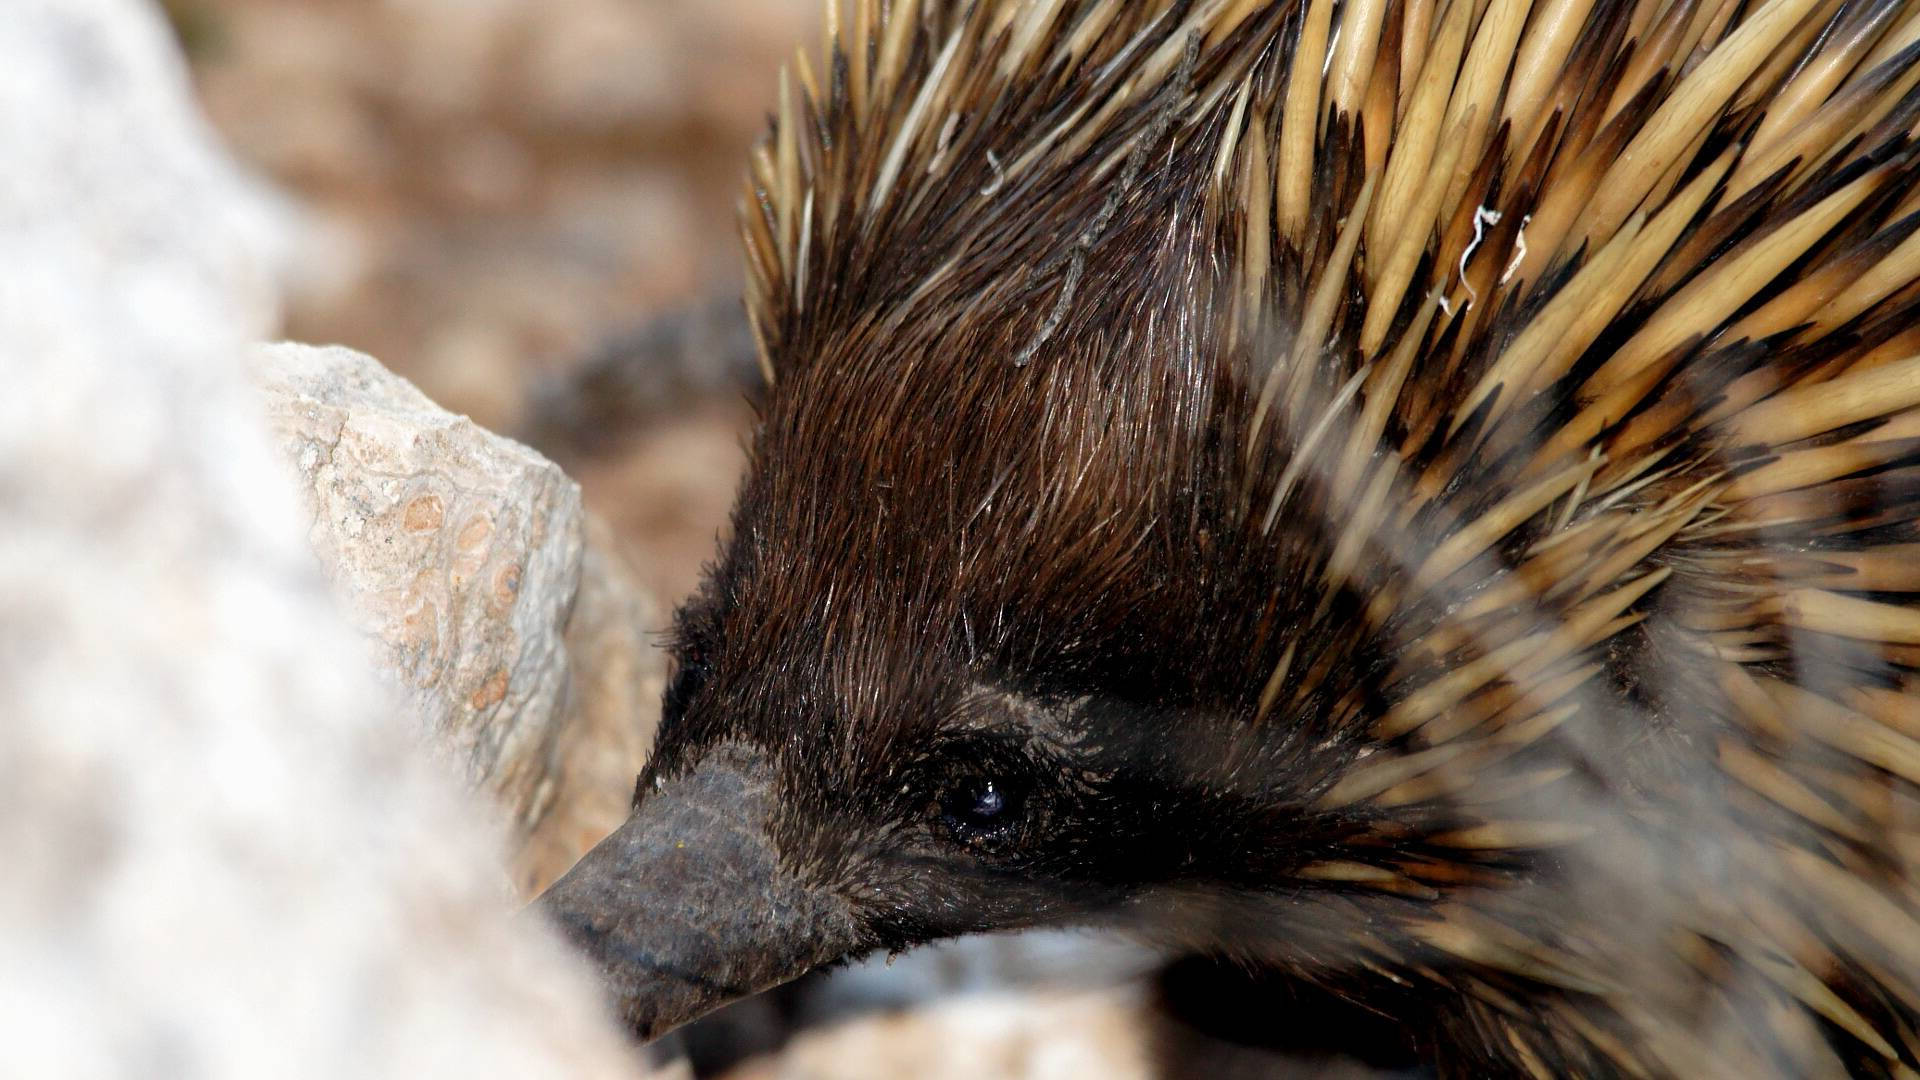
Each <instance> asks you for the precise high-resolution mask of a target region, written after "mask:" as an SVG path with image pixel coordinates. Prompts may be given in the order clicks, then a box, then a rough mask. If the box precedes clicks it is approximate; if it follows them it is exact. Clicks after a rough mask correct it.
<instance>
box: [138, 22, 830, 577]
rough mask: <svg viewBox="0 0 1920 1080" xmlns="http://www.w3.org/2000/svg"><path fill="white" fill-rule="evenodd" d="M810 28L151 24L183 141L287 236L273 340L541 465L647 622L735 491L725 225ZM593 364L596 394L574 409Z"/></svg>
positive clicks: (703, 552)
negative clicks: (214, 157) (293, 233)
mask: <svg viewBox="0 0 1920 1080" xmlns="http://www.w3.org/2000/svg"><path fill="white" fill-rule="evenodd" d="M819 6H820V5H819V0H166V7H167V9H168V12H169V14H170V16H171V17H172V20H173V23H174V25H175V27H176V29H177V30H178V32H179V35H180V37H181V41H182V44H183V45H184V46H185V48H186V51H187V54H188V56H189V59H190V60H191V62H192V64H193V66H194V71H195V77H196V82H197V85H198V89H199V91H200V96H201V98H202V100H203V102H204V104H205V107H206V111H207V113H208V115H209V116H210V117H211V118H212V120H213V122H214V124H215V126H216V127H217V128H218V129H219V130H220V132H221V134H222V135H224V136H225V138H226V140H227V142H228V144H229V145H230V146H231V147H232V149H233V150H234V152H235V153H236V154H237V155H238V156H239V157H240V158H241V160H242V161H243V162H245V163H247V164H249V165H250V166H252V167H254V168H256V169H257V170H259V171H260V172H261V173H262V174H264V175H265V176H266V177H267V178H268V179H269V180H271V181H272V182H273V183H274V184H275V185H276V186H277V187H278V188H279V189H280V190H281V191H283V192H284V193H286V195H287V196H288V197H289V198H290V200H292V201H293V202H294V203H295V204H296V205H295V209H296V212H297V213H298V214H299V215H300V217H301V219H302V222H303V225H304V228H303V230H302V240H301V243H300V245H299V248H298V250H297V252H296V256H295V259H294V265H293V270H292V279H291V280H290V281H288V282H287V292H288V297H289V302H288V307H287V313H286V325H285V327H284V332H285V335H286V336H287V337H289V338H292V339H294V340H299V341H305V342H310V343H316V344H320V343H326V344H336V343H337V344H343V345H348V346H351V347H353V348H355V349H359V350H361V351H364V352H367V353H369V354H371V355H373V356H375V357H377V358H379V359H380V360H381V361H382V362H383V363H385V364H386V365H387V366H388V367H389V368H391V369H392V370H394V371H396V372H398V373H399V374H401V375H404V376H406V377H407V378H409V379H411V380H413V381H414V382H415V383H416V384H417V385H419V386H420V388H421V389H422V390H424V391H425V392H426V393H427V395H428V396H429V397H431V398H433V399H434V400H435V401H437V402H439V403H440V404H442V405H444V406H446V407H447V408H448V409H451V410H453V411H454V412H463V413H466V414H468V415H471V416H472V417H473V418H474V419H475V420H476V421H478V422H479V423H481V424H482V425H484V426H486V427H488V428H491V429H493V430H495V431H500V432H504V433H508V434H515V435H519V436H521V437H523V438H526V439H528V441H531V442H533V443H535V444H536V445H537V446H538V447H539V448H540V449H542V450H544V451H546V452H548V453H549V454H550V455H551V456H554V457H556V458H558V459H560V460H561V461H562V463H563V464H564V465H566V466H567V467H568V468H569V470H570V471H571V472H573V473H574V475H575V476H576V477H577V478H578V479H580V481H581V482H582V484H583V485H584V486H585V487H586V491H587V501H588V505H589V507H590V508H592V509H594V510H596V511H597V512H598V513H599V514H600V515H601V516H602V517H603V518H605V519H606V520H608V521H610V522H612V523H613V524H614V526H615V527H616V528H617V529H618V530H619V531H620V533H621V534H622V539H623V540H624V541H626V543H627V545H628V550H629V552H630V554H631V555H632V556H633V558H632V561H633V563H634V568H635V570H636V571H637V572H638V574H639V575H640V576H641V578H642V580H643V581H644V582H645V583H646V584H647V585H649V586H651V587H652V589H653V590H654V591H655V593H656V594H657V595H658V597H659V598H660V599H661V600H662V601H664V603H663V609H664V608H665V607H666V606H668V605H670V604H671V603H672V602H675V601H677V600H678V598H679V597H681V596H682V595H683V594H685V592H686V591H687V590H688V589H690V588H691V587H692V585H693V582H694V579H695V577H696V575H697V572H698V569H699V565H700V562H701V560H702V559H704V558H706V557H707V556H708V554H709V553H710V552H711V550H712V547H713V539H714V535H715V532H716V530H717V529H718V528H720V527H721V525H722V524H723V522H724V519H725V514H726V509H727V505H728V502H729V500H730V497H731V493H732V489H733V485H734V481H735V478H736V476H737V474H738V471H739V468H740V461H741V455H740V433H741V431H742V430H743V428H744V424H745V422H746V418H747V409H746V407H745V405H744V398H743V394H744V393H745V392H747V391H749V390H750V389H751V388H752V385H753V383H754V381H755V380H756V379H757V376H756V375H754V374H753V366H752V356H751V343H750V341H749V340H748V339H747V337H746V332H745V329H744V319H743V318H742V317H741V315H740V312H739V307H738V302H737V297H738V292H739V289H738V281H739V275H740V268H739V263H740V259H739V253H738V242H737V240H736V232H735V227H734V205H735V201H736V199H737V198H738V195H739V192H740V177H741V175H742V167H743V164H744V162H745V160H746V153H747V151H748V149H749V148H750V146H751V145H752V142H753V140H754V139H755V138H756V137H757V136H758V134H759V132H760V129H761V127H762V125H763V124H764V123H765V120H764V117H765V106H766V103H767V102H770V101H772V100H773V99H774V88H775V87H776V85H777V81H778V69H779V66H780V65H781V64H782V63H783V62H785V60H786V59H787V58H788V56H789V55H790V54H791V52H792V50H793V49H794V48H795V47H796V45H798V44H799V43H802V42H805V43H806V44H807V45H809V46H810V47H817V44H818V26H819ZM595 364H598V365H599V367H600V368H601V369H608V368H610V369H611V370H612V371H614V372H615V376H614V380H615V381H616V382H617V383H618V385H617V386H609V385H607V380H605V379H603V380H601V381H600V383H599V384H598V390H599V391H600V392H598V393H596V394H592V395H588V396H586V397H584V398H583V397H582V395H580V394H577V393H574V392H573V390H572V384H570V383H569V382H568V381H567V380H568V378H569V377H570V376H571V375H574V374H577V373H579V372H581V371H582V369H583V368H586V367H589V366H592V365H595ZM536 403H539V404H537V405H536ZM627 404H631V405H632V406H633V407H631V408H629V407H626V405H627ZM582 406H591V407H587V408H583V407H582ZM596 409H597V410H600V411H595V410H596Z"/></svg>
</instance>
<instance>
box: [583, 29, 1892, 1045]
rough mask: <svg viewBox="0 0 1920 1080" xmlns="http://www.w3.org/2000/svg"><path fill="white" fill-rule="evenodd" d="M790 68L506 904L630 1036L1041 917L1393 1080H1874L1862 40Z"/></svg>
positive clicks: (1408, 39) (1173, 51)
mask: <svg viewBox="0 0 1920 1080" xmlns="http://www.w3.org/2000/svg"><path fill="white" fill-rule="evenodd" d="M829 36H830V40H829V49H828V57H829V59H828V61H827V62H826V63H825V64H824V65H823V66H822V68H821V69H819V70H813V69H810V67H809V65H807V64H806V63H804V62H803V63H802V64H801V65H800V67H799V69H798V76H797V79H796V80H794V81H793V82H790V83H789V85H788V86H787V88H786V92H785V94H784V97H783V99H782V101H781V104H780V108H779V114H778V119H777V121H776V127H775V132H774V134H773V137H772V138H771V139H770V140H769V141H768V142H767V143H766V144H765V146H764V148H763V150H762V151H761V153H760V154H759V156H758V157H757V158H756V162H755V167H754V171H753V181H752V197H753V204H752V205H751V206H750V207H749V212H748V213H747V214H746V217H745V223H746V235H747V241H748V249H749V260H748V264H749V268H750V276H751V279H752V281H751V293H752V296H751V298H750V310H751V312H752V314H753V316H754V320H755V324H756V327H757V329H758V331H759V333H760V335H761V339H762V344H763V353H764V356H765V357H766V359H767V362H768V364H769V374H770V376H771V378H772V380H773V389H772V392H771V396H770V399H769V402H768V404H767V406H766V415H765V418H764V425H763V428H762V430H761V432H760V435H759V437H758V442H757V457H756V466H755V470H754V472H753V475H752V478H751V479H750V481H749V482H748V484H747V487H746V489H745V492H744V494H743V496H742V503H741V507H740V510H739V512H738V516H737V520H736V533H737V535H736V536H735V538H734V540H733V541H732V543H731V546H730V548H729V550H728V552H727V554H726V557H725V559H724V560H723V561H722V563H721V564H720V565H719V566H718V567H717V568H716V570H715V572H714V576H713V580H712V582H711V583H710V587H709V589H708V590H707V591H706V593H705V594H704V595H703V597H702V598H701V599H700V600H698V601H696V602H695V603H694V604H693V605H692V606H690V608H689V609H688V611H687V612H686V613H685V614H684V616H683V623H682V642H681V660H682V673H681V675H680V678H679V680H678V681H677V683H676V685H675V688H674V690H673V691H672V692H670V694H669V700H668V716H667V721H666V726H665V728H664V729H663V734H662V740H661V745H660V750H659V755H658V757H657V759H656V762H655V765H654V766H653V768H652V772H651V775H652V777H653V779H652V781H651V782H650V783H651V789H650V790H653V791H654V792H655V794H649V795H647V796H646V797H645V798H643V799H642V800H641V802H640V806H639V808H638V810H637V812H636V816H635V819H634V821H633V822H632V823H630V824H629V825H628V826H627V827H626V828H624V829H623V830H622V832H621V833H620V834H617V835H616V837H615V839H614V840H612V841H610V842H609V844H608V845H607V846H606V847H604V848H603V849H601V851H600V852H597V853H596V855H595V856H591V857H589V860H588V864H587V865H586V866H583V868H582V869H580V870H577V871H576V872H575V873H574V874H573V875H572V876H570V877H569V879H567V881H566V882H563V883H562V885H561V886H559V887H558V888H557V890H556V892H555V894H554V899H553V900H552V901H550V903H551V904H552V906H553V907H554V908H555V909H556V910H557V911H559V912H560V913H561V914H562V916H563V918H564V919H565V920H566V921H567V922H568V923H569V925H570V926H572V927H573V929H574V930H575V932H576V933H577V934H578V935H579V936H580V937H581V938H582V940H584V941H586V942H587V943H588V944H589V945H590V946H591V947H592V948H594V949H595V950H596V951H597V952H598V954H599V955H600V956H601V957H602V959H603V960H604V961H605V963H606V966H607V968H608V970H609V972H610V973H611V976H612V977H613V979H614V981H615V983H616V985H617V986H618V987H619V988H620V991H621V993H622V995H623V997H624V999H625V1001H626V1004H627V1008H628V1010H629V1013H630V1015H631V1016H633V1018H634V1019H635V1021H636V1023H637V1024H639V1025H640V1026H641V1027H642V1028H643V1029H649V1030H651V1029H657V1028H659V1027H660V1026H662V1025H664V1024H668V1023H671V1022H673V1021H675V1020H677V1019H679V1018H682V1017H684V1016H685V1015H687V1014H689V1013H692V1012H695V1011H698V1010H699V1009H701V1008H704V1007H706V1006H707V1005H709V1004H711V1003H712V1002H713V1001H714V1000H716V999H717V998H720V997H724V996H726V995H728V994H731V993H737V992H743V991H745V990H748V989H752V988H754V987H756V986H759V985H764V984H765V983H767V982H768V981H771V980H775V979H777V978H781V977H785V976H787V975H790V974H793V973H796V972H797V970H799V969H802V968H804V967H806V966H810V965H813V964H817V963H822V962H828V961H831V960H833V959H836V958H838V957H841V956H844V955H849V954H853V953H858V952H861V951H864V950H867V949H872V948H876V947H889V948H893V947H903V946H905V945H909V944H912V943H914V942H918V941H923V940H927V939H929V938H932V937H937V936H942V935H945V934H950V933H957V932H962V931H965V930H970V929H975V928H985V927H996V926H1010V925H1024V924H1030V923H1035V922H1042V921H1050V920H1056V919H1067V918H1074V919H1091V920H1095V921H1111V922H1119V923H1123V924H1125V925H1128V926H1131V927H1133V928H1134V929H1136V930H1137V931H1140V932H1144V933H1147V934H1149V935H1152V936H1156V937H1159V938H1162V939H1166V940H1170V941H1173V942H1175V943H1177V944H1180V945H1182V946H1185V947H1190V948H1196V949H1202V950H1210V951H1218V952H1223V953H1227V954H1230V955H1233V956H1236V957H1240V958H1243V959H1246V960H1248V961H1250V962H1253V963H1257V964H1261V965H1264V966H1268V967H1271V968H1273V969H1276V970H1279V971H1283V972H1285V973H1286V974H1287V975H1288V976H1289V977H1292V978H1296V979H1298V980H1299V981H1300V982H1302V983H1304V984H1312V985H1316V986H1320V987H1324V988H1326V989H1328V990H1330V991H1332V992H1334V993H1336V994H1339V995H1342V996H1344V997H1347V998H1350V999H1354V1000H1357V1001H1360V1002H1362V1003H1363V1004H1366V1005H1367V1006H1369V1007H1372V1008H1375V1009H1377V1010H1380V1011H1382V1012H1386V1013H1388V1014H1390V1015H1392V1016H1395V1017H1397V1018H1399V1019H1400V1020H1402V1021H1403V1022H1404V1023H1405V1025H1406V1026H1407V1028H1408V1029H1409V1032H1410V1035H1411V1037H1412V1038H1413V1039H1414V1040H1415V1041H1416V1042H1417V1043H1418V1044H1419V1045H1420V1046H1421V1047H1422V1049H1423V1051H1424V1052H1425V1053H1426V1054H1427V1055H1428V1056H1429V1057H1430V1058H1431V1060H1432V1061H1433V1062H1434V1063H1435V1064H1436V1065H1437V1066H1439V1067H1440V1068H1441V1070H1442V1071H1443V1072H1444V1073H1446V1074H1448V1075H1485V1074H1488V1073H1496V1074H1507V1073H1518V1074H1527V1075H1538V1076H1560V1075H1612V1074H1619V1075H1630V1076H1632V1075H1644V1076H1680V1077H1696V1076H1709V1075H1744V1076H1761V1075H1780V1074H1787V1075H1837V1074H1842V1073H1846V1072H1851V1073H1854V1074H1857V1075H1904V1076H1914V1075H1916V1074H1917V1071H1920V880H1917V879H1916V872H1915V869H1916V860H1920V787H1916V785H1920V525H1917V519H1920V231H1916V227H1917V226H1920V183H1917V182H1916V181H1920V165H1916V164H1915V150H1914V148H1913V132H1914V129H1915V125H1916V121H1917V120H1920V62H1917V61H1916V57H1917V56H1920V5H1915V4H1909V3H1904V2H1901V0H1531V2H1530V0H1340V2H1335V0H1280V2H1273V0H1214V2H1197V3H1167V2H1159V0H1138V2H1135V0H978V2H974V3H962V2H957V0H921V2H918V3H916V2H914V0H892V2H891V3H890V4H888V3H883V2H882V0H850V3H843V4H840V5H837V8H836V12H835V16H834V18H833V21H832V24H831V27H830V29H829ZM716 807H718V808H720V809H716ZM722 822H724V823H727V825H728V827H726V828H721V826H720V824H719V823H722ZM714 829H719V830H720V834H724V835H719V834H716V833H714V832H712V831H711V830H714ZM716 836H719V838H718V839H716ZM669 840H670V841H671V843H669V842H668V841H669ZM693 852H697V853H698V854H697V855H695V854H691V853H693ZM689 879H699V880H698V881H695V882H694V883H691V884H689V883H687V882H688V880H689ZM701 882H704V884H702V883H701ZM689 941H692V942H693V944H688V942H689Z"/></svg>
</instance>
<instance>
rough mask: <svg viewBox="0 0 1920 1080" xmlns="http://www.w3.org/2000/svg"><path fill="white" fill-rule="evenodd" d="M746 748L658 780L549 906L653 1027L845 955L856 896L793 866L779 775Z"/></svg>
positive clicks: (642, 1022)
mask: <svg viewBox="0 0 1920 1080" xmlns="http://www.w3.org/2000/svg"><path fill="white" fill-rule="evenodd" d="M754 766H755V762H754V760H753V759H752V757H751V756H750V755H749V754H747V753H745V752H743V751H739V750H736V749H732V748H729V749H727V750H724V751H721V752H718V753H715V754H712V755H709V757H708V758H707V759H706V760H705V761H703V762H702V763H701V764H700V766H699V767H698V769H696V770H695V771H694V772H693V773H691V774H689V775H687V776H684V777H682V778H680V779H678V780H676V781H673V782H672V783H670V784H668V785H667V786H666V787H664V788H663V789H661V790H658V791H654V792H651V793H649V794H648V795H647V796H646V797H645V798H644V799H643V800H642V801H641V804H640V806H639V807H638V808H637V809H636V810H635V811H634V813H633V816H632V817H630V818H628V819H627V822H626V824H624V825H622V826H620V828H619V829H617V830H615V831H614V833H613V834H612V835H611V836H608V837H607V838H606V839H605V840H603V841H601V842H600V844H599V846H597V847H595V848H594V849H593V850H592V851H590V852H588V853H587V855H586V857H584V858H582V859H581V860H580V861H579V863H577V864H575V866H574V867H573V869H571V870H569V871H567V873H566V875H565V876H564V877H562V878H561V879H560V880H559V881H557V882H555V883H554V884H553V886H552V887H551V888H549V889H548V890H547V891H546V893H545V894H544V895H542V896H541V897H540V900H539V902H538V906H539V907H540V908H542V909H544V910H545V911H546V912H547V914H548V915H549V916H550V917H551V918H552V919H553V920H554V921H555V922H556V923H558V924H559V926H560V928H561V929H562V930H563V931H565V933H566V934H567V936H568V937H570V938H571V939H573V941H574V943H575V944H577V945H578V946H579V947H580V948H581V949H582V950H584V951H585V952H586V953H587V955H588V956H589V957H590V958H591V959H592V960H593V962H594V963H595V965H596V966H597V967H598V968H599V969H600V970H601V972H602V974H603V976H604V978H605V981H606V985H607V988H608V990H609V992H610V993H611V994H612V995H613V996H614V998H615V999H616V1000H617V1002H618V1004H619V1007H620V1011H621V1013H622V1015H623V1016H624V1017H625V1018H626V1020H627V1021H628V1023H630V1024H631V1025H632V1026H633V1029H634V1030H635V1032H637V1033H638V1034H639V1036H640V1037H641V1038H643V1039H651V1038H653V1037H655V1036H657V1035H660V1034H663V1033H664V1032H667V1031H669V1030H671V1029H673V1028H674V1027H677V1026H678V1025H680V1024H684V1023H686V1022H687V1021H689V1020H693V1019H695V1018H697V1017H699V1016H702V1015H704V1014H705V1013H707V1012H710V1011H712V1010H713V1009H716V1008H718V1007H720V1006H721V1005H724V1004H726V1003H727V1002H729V1001H732V1000H734V999H736V998H740V997H744V996H746V995H748V994H752V993H755V992H757V991H760V990H764V989H766V988H768V987H771V986H775V985H777V984H779V983H782V982H785V981H787V980H788V979H791V978H794V977H795V976H797V975H801V974H803V973H805V972H806V971H808V970H810V969H812V968H814V967H816V966H818V965H820V964H823V963H827V962H830V961H833V960H836V959H839V958H840V957H841V956H843V955H845V954H846V953H847V952H848V951H849V950H850V949H852V948H853V947H854V944H855V936H854V929H853V927H854V923H853V919H852V917H851V916H850V914H849V913H848V911H847V909H846V907H845V905H843V904H841V903H839V902H838V901H836V900H834V899H833V898H831V897H822V896H820V895H818V894H817V893H816V892H813V891H810V890H808V889H806V888H804V887H803V886H802V885H801V884H800V883H799V882H797V881H795V880H794V878H793V877H792V875H791V874H789V873H787V872H786V871H784V870H782V869H781V867H780V864H779V860H778V859H777V858H776V855H775V852H774V849H773V844H772V840H771V838H770V837H769V835H768V829H767V822H768V813H769V811H770V810H771V809H772V806H771V800H770V797H769V796H770V792H769V785H768V784H767V783H766V781H765V780H764V779H761V778H760V776H759V775H758V774H759V773H760V772H761V770H759V769H756V768H755V767H754Z"/></svg>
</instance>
